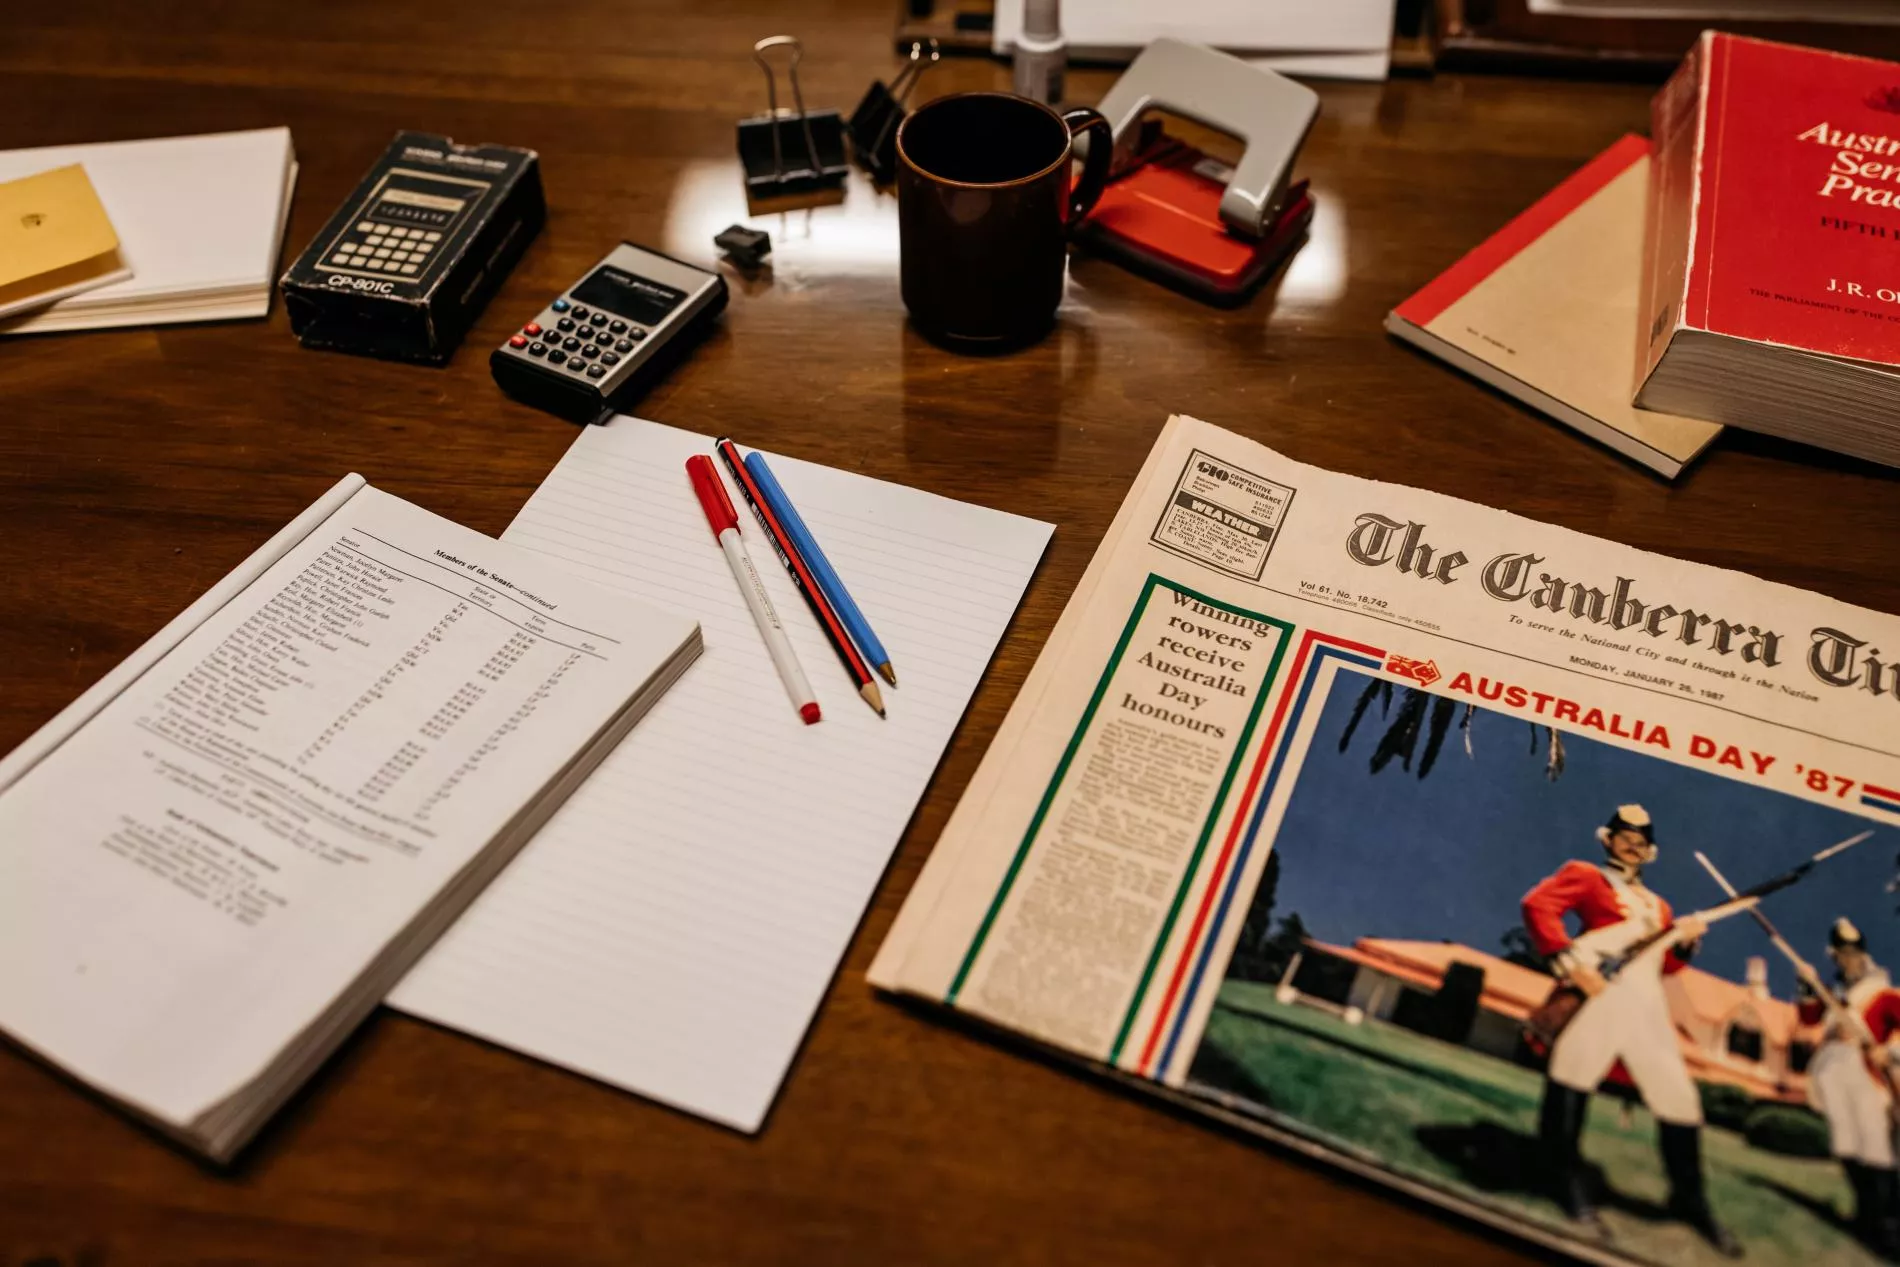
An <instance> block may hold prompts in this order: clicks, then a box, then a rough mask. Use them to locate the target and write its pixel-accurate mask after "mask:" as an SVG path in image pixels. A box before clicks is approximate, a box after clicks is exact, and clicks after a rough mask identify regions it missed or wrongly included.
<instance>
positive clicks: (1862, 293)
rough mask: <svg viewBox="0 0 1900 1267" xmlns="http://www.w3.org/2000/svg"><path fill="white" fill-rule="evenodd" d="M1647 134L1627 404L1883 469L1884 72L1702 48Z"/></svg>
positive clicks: (1896, 141)
mask: <svg viewBox="0 0 1900 1267" xmlns="http://www.w3.org/2000/svg"><path fill="white" fill-rule="evenodd" d="M1651 125H1652V131H1653V133H1654V138H1655V147H1656V156H1655V162H1654V167H1655V170H1654V173H1653V178H1652V180H1651V184H1650V193H1649V212H1648V224H1647V232H1646V237H1645V246H1644V275H1643V306H1642V313H1643V322H1642V330H1641V332H1640V333H1639V335H1638V365H1639V367H1640V376H1639V382H1640V388H1639V390H1638V393H1637V396H1636V403H1637V404H1638V405H1640V406H1642V407H1644V408H1648V409H1657V410H1664V411H1667V412H1671V413H1681V414H1687V415H1690V416H1693V417H1700V418H1707V419H1709V420H1711V421H1715V422H1722V423H1727V424H1729V425H1732V426H1739V427H1745V428H1751V429H1754V430H1758V431H1766V432H1770V433H1773V434H1777V435H1783V436H1788V437H1790V438H1794V439H1801V440H1806V441H1809V442H1812V443H1818V444H1823V445H1826V446H1828V447H1830V448H1836V449H1840V450H1842V451H1844V452H1848V453H1856V454H1859V455H1860V456H1863V457H1869V458H1873V459H1875V460H1878V461H1883V462H1888V463H1897V462H1900V375H1896V374H1895V372H1894V371H1895V370H1896V369H1900V272H1896V271H1895V270H1893V269H1892V267H1891V263H1890V262H1891V260H1892V259H1893V258H1894V254H1895V251H1896V248H1900V65H1895V64H1893V63H1891V62H1883V61H1876V60H1874V59H1872V58H1866V57H1852V56H1848V55H1846V54H1842V53H1828V52H1821V51H1818V50H1815V49H1807V48H1797V47H1794V46H1792V45H1786V44H1775V43H1771V42H1769V41H1766V40H1755V39H1746V38H1743V37H1741V36H1736V35H1725V34H1721V33H1719V32H1713V31H1710V32H1704V33H1703V35H1702V37H1701V38H1700V39H1699V40H1698V41H1697V42H1696V45H1695V47H1694V48H1693V49H1692V50H1691V51H1690V53H1689V56H1688V58H1687V59H1686V60H1685V61H1684V62H1683V64H1682V66H1681V67H1680V68H1679V69H1678V70H1677V71H1676V73H1675V75H1674V76H1673V77H1672V78H1671V79H1670V81H1669V82H1668V84H1667V85H1665V86H1664V88H1663V89H1662V91H1661V92H1660V93H1658V94H1657V96H1656V99H1655V101H1654V103H1653V104H1652V106H1651Z"/></svg>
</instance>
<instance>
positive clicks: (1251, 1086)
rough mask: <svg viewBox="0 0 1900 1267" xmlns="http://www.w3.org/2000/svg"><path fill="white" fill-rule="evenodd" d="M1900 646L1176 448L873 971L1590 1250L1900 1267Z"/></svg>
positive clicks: (881, 980)
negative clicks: (1898, 973)
mask: <svg viewBox="0 0 1900 1267" xmlns="http://www.w3.org/2000/svg"><path fill="white" fill-rule="evenodd" d="M1897 850H1900V619H1896V618H1894V617H1892V616H1888V615H1884V614H1881V613H1877V612H1873V611H1869V610H1866V609H1862V608H1857V607H1854V606H1851V605H1849V604H1846V603H1842V602H1838V601H1835V600H1833V599H1829V598H1826V597H1823V596H1821V595H1818V594H1812V593H1806V592H1803V591H1800V590H1796V589H1793V588H1790V587H1787V586H1782V585H1776V584H1771V583H1768V582H1765V581H1760V580H1757V579H1755V578H1752V577H1748V576H1744V575H1741V574H1739V573H1734V572H1727V571H1722V570H1719V569H1715V568H1710V567H1705V566H1701V565H1697V564H1692V563H1687V562H1683V561H1680V560H1676V559H1671V558H1667V557H1665V556H1661V555H1656V554H1650V553H1645V552H1642V551H1638V550H1635V549H1631V548H1628V547H1624V546H1619V545H1615V544H1613V543H1611V542H1607V541H1602V540H1599V539H1596V538H1592V537H1588V536H1584V535H1582V534H1580V533H1576V532H1572V531H1569V530H1566V529H1562V528H1557V527H1552V526H1549V525H1544V524H1539V523H1535V522H1533V521H1530V520H1526V519H1523V518H1520V517H1517V516H1514V515H1510V514H1507V513H1505V512H1502V511H1497V510H1493V509H1489V508H1486V507H1483V506H1479V505H1475V504H1472V503H1469V502H1463V501H1459V500H1456V499H1453V498H1449V497H1444V496H1440V495H1437V494H1433V493H1428V492H1423V491H1419V490H1416V489H1409V488H1404V487H1399V486H1396V485H1389V484H1380V483H1374V482H1370V481H1366V480H1361V479H1356V478H1352V477H1349V476H1345V475H1340V474H1335V473H1332V472H1327V471H1322V470H1319V469H1316V468H1313V467H1309V466H1304V465H1301V464H1299V463H1296V462H1292V461H1290V460H1288V459H1286V458H1284V457H1281V456H1280V455H1278V454H1276V453H1274V452H1272V451H1271V450H1269V449H1267V448H1265V447H1263V446H1261V445H1259V444H1257V443H1254V442H1252V441H1249V440H1247V439H1244V438H1242V437H1239V436H1236V435H1233V434H1231V433H1229V432H1225V431H1222V430H1220V429H1219V428H1216V427H1212V426H1210V425H1208V424H1206V423H1202V422H1198V421H1196V420H1194V419H1190V418H1175V419H1171V420H1170V421H1169V423H1168V426H1167V428H1166V429H1165V430H1164V431H1163V432H1162V434H1161V437H1160V439H1159V440H1158V442H1157V443H1156V445H1155V448H1154V450H1153V452H1152V453H1151V454H1150V456H1149V459H1148V461H1147V463H1146V465H1145V466H1144V467H1143V469H1142V472H1141V474H1140V475H1139V476H1138V477H1137V479H1136V482H1135V485H1134V488H1133V489H1132V490H1131V492H1130V493H1129V495H1128V498H1127V499H1126V501H1125V502H1124V503H1123V505H1122V508H1121V511H1120V513H1119V514H1118V515H1117V517H1116V520H1115V522H1114V524H1113V525H1112V526H1111V528H1110V530H1109V532H1108V535H1107V537H1106V538H1105V540H1104V542H1103V544H1102V547H1101V549H1100V550H1099V551H1098V552H1097V554H1096V556H1095V558H1094V560H1093V561H1092V562H1091V564H1090V566H1089V568H1088V570H1087V572H1086V573H1085V574H1084V576H1083V579H1082V581H1081V583H1080V585H1079V586H1078V588H1077V591H1076V593H1075V595H1074V597H1073V598H1072V599H1071V601H1070V603H1069V605H1068V607H1067V608H1066V610H1065V611H1064V613H1063V616H1062V618H1061V620H1060V621H1059V622H1058V624H1057V626H1056V629H1055V631H1054V633H1053V634H1052V635H1051V637H1050V641H1049V644H1048V646H1047V647H1046V648H1045V650H1044V653H1043V654H1042V656H1041V657H1040V659H1039V660H1038V662H1037V664H1036V667H1035V669H1034V671H1033V672H1032V673H1031V674H1030V676H1029V679H1028V681H1027V682H1026V683H1025V685H1024V687H1023V690H1022V692H1021V695H1020V696H1019V698H1018V699H1017V701H1016V703H1015V705H1014V706H1013V708H1012V709H1011V711H1010V714H1009V716H1008V717H1007V718H1006V719H1005V721H1004V723H1003V726H1002V728H1001V730H1000V731H999V733H998V735H997V738H996V740H995V742H994V744H993V745H992V747H991V749H990V751H989V752H988V754H987V755H986V757H985V759H984V761H983V763H982V765H981V766H980V768H979V769H978V771H977V773H976V775H975V777H974V778H973V780H972V782H971V784H970V787H969V789H968V790H967V792H966V794H965V796H964V798H963V800H962V801H961V803H960V804H959V805H958V807H957V810H956V812H955V814H954V815H953V816H952V818H951V820H950V823H949V825H948V826H947V828H946V829H945V832H944V834H943V837H942V839H941V840H940V841H939V842H938V844H937V847H936V849H935V851H934V853H933V854H932V856H931V859H930V862H929V864H928V865H927V867H926V868H925V870H924V872H923V874H922V876H920V878H919V880H918V882H917V885H916V887H915V888H914V890H913V891H912V893H911V895H910V897H909V898H908V900H907V901H906V903H905V906H904V909H903V911H902V913H901V914H900V916H899V919H898V921H897V923H896V925H895V926H894V927H893V929H892V932H891V934H890V937H889V938H888V940H887V941H886V943H885V944H884V946H883V947H882V948H881V949H880V951H879V953H878V956H877V960H876V962H875V964H874V965H873V967H872V970H871V979H872V981H873V983H874V984H876V985H878V986H879V987H881V988H884V989H887V990H893V991H902V992H905V993H908V994H913V995H918V996H921V997H924V998H927V999H930V1000H934V1001H937V1002H940V1003H943V1004H947V1005H948V1006H951V1007H954V1008H957V1009H959V1010H961V1011H965V1012H967V1013H970V1014H972V1015H974V1016H977V1017H980V1018H982V1019H984V1020H986V1021H988V1022H991V1023H993V1024H996V1025H999V1026H1003V1027H1007V1028H1009V1029H1012V1030H1016V1031H1020V1032H1021V1033H1023V1034H1026V1035H1029V1036H1031V1037H1033V1038H1035V1039H1037V1040H1040V1041H1042V1042H1044V1043H1047V1044H1049V1045H1051V1046H1053V1047H1055V1048H1058V1049H1060V1050H1062V1051H1065V1052H1067V1053H1070V1054H1072V1055H1074V1056H1077V1057H1080V1058H1082V1059H1084V1060H1086V1061H1090V1062H1094V1063H1096V1064H1099V1065H1101V1066H1105V1067H1108V1068H1110V1069H1113V1070H1115V1071H1117V1072H1119V1073H1121V1074H1124V1075H1132V1076H1134V1077H1136V1078H1140V1079H1147V1080H1150V1081H1151V1082H1152V1083H1153V1084H1155V1086H1156V1089H1157V1090H1158V1091H1159V1092H1161V1093H1163V1094H1166V1095H1167V1096H1169V1098H1171V1099H1174V1100H1176V1101H1178V1102H1183V1103H1188V1104H1190V1105H1193V1106H1195V1107H1198V1108H1200V1109H1202V1110H1203V1111H1205V1112H1207V1113H1209V1114H1213V1115H1216V1116H1220V1117H1222V1118H1224V1119H1226V1120H1228V1121H1232V1122H1237V1123H1241V1124H1243V1125H1246V1126H1248V1127H1250V1128H1251V1129H1253V1130H1256V1131H1258V1132H1260V1133H1262V1134H1264V1135H1267V1136H1269V1137H1272V1138H1274V1139H1277V1140H1280V1141H1282V1142H1285V1143H1289V1144H1292V1145H1294V1146H1295V1147H1297V1148H1298V1149H1299V1150H1300V1151H1302V1152H1304V1153H1307V1154H1310V1155H1315V1156H1320V1157H1324V1158H1326V1159H1328V1160H1330V1161H1332V1162H1333V1163H1335V1164H1337V1165H1340V1166H1343V1167H1346V1168H1348V1169H1351V1170H1353V1171H1356V1172H1358V1173H1361V1174H1364V1175H1368V1176H1371V1177H1374V1178H1378V1179H1381V1180H1383V1181H1386V1182H1388V1183H1391V1184H1394V1185H1396V1186H1399V1187H1402V1188H1404V1189H1406V1190H1407V1191H1410V1192H1412V1193H1414V1194H1417V1195H1421V1196H1424V1197H1427V1198H1428V1199H1431V1200H1434V1201H1436V1202H1438V1203H1440V1204H1442V1205H1445V1206H1448V1207H1450V1208H1452V1209H1454V1210H1457V1211H1459V1212H1461V1213H1463V1214H1465V1215H1468V1216H1470V1217H1474V1218H1477V1219H1480V1220H1482V1221H1484V1222H1486V1223H1489V1224H1492V1225H1494V1226H1499V1227H1504V1228H1507V1229H1510V1230H1512V1231H1514V1232H1516V1233H1518V1234H1519V1235H1522V1236H1524V1237H1527V1238H1529V1239H1532V1240H1534V1241H1537V1242H1540V1243H1542V1244H1545V1245H1549V1246H1554V1247H1558V1248H1561V1249H1563V1250H1566V1251H1567V1252H1570V1253H1572V1254H1576V1255H1579V1256H1581V1257H1584V1258H1586V1259H1591V1260H1595V1261H1601V1262H1613V1263H1645V1264H1665V1263H1666V1264H1670V1267H1679V1265H1684V1264H1700V1263H1716V1262H1723V1261H1729V1260H1732V1259H1734V1258H1737V1257H1742V1256H1745V1257H1746V1259H1747V1260H1748V1261H1751V1262H1756V1263H1767V1264H1804V1265H1805V1264H1809V1263H1812V1262H1818V1261H1825V1262H1829V1263H1837V1262H1838V1263H1877V1262H1883V1261H1887V1262H1890V1261H1896V1259H1900V1171H1897V1170H1896V1160H1895V1148H1894V1134H1895V1122H1896V1104H1897V1103H1900V1097H1897V1096H1896V1092H1897V1091H1900V1084H1896V1082H1895V1078H1896V1074H1897V1070H1896V1060H1895V1057H1896V1054H1900V1040H1896V1037H1895V1036H1896V1033H1900V990H1896V989H1895V988H1894V987H1893V985H1892V984H1891V982H1890V980H1889V977H1888V974H1887V970H1886V969H1885V968H1884V967H1882V966H1881V965H1882V963H1883V961H1888V960H1900V917H1896V903H1897V902H1900V898H1897V897H1896V894H1895V892H1894V889H1895V869H1896V866H1897V865H1900V857H1897Z"/></svg>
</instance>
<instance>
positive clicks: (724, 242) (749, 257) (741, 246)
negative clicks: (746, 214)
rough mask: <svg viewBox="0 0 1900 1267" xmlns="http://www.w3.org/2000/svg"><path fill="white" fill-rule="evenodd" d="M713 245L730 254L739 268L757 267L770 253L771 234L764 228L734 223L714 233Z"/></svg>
mask: <svg viewBox="0 0 1900 1267" xmlns="http://www.w3.org/2000/svg"><path fill="white" fill-rule="evenodd" d="M713 245H714V246H716V247H718V248H719V249H720V250H722V251H724V252H725V253H726V254H727V255H729V256H731V257H732V262H733V263H734V264H737V265H738V266H739V267H740V268H757V267H758V266H759V265H760V264H762V263H764V262H765V257H766V256H768V255H770V254H771V253H772V235H771V234H769V233H767V232H766V231H765V230H764V229H748V228H746V227H745V226H744V225H743V224H735V225H730V226H728V227H727V228H724V229H721V230H720V231H719V232H718V233H717V234H715V235H714V236H713Z"/></svg>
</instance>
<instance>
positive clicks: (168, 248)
mask: <svg viewBox="0 0 1900 1267" xmlns="http://www.w3.org/2000/svg"><path fill="white" fill-rule="evenodd" d="M68 163H79V164H82V165H83V166H84V167H85V169H86V175H87V177H88V178H90V179H91V181H92V185H93V188H94V189H95V190H97V191H98V194H99V201H100V202H101V203H103V204H104V205H105V209H106V215H107V216H109V217H110V218H111V220H112V227H113V228H114V229H115V230H117V231H118V234H119V253H120V255H121V256H122V257H123V258H124V260H125V262H126V263H127V264H128V265H129V266H130V267H131V269H132V276H130V277H129V278H126V279H125V280H123V281H118V282H114V283H112V284H111V285H109V286H101V287H99V288H98V289H96V290H89V291H86V292H85V293H84V294H80V295H74V296H71V297H70V298H67V299H62V300H60V301H59V302H58V303H55V304H52V305H50V306H48V307H45V308H41V309H37V310H35V311H34V312H32V313H29V314H27V315H25V316H21V317H18V318H14V319H12V320H8V321H5V322H0V334H39V333H44V332H51V331H56V330H96V329H102V328H105V327H110V326H130V325H158V324H163V323H168V322H177V321H223V320H229V319H232V318H236V317H261V316H263V315H264V314H265V313H267V312H269V311H270V295H271V287H272V284H273V282H274V280H275V277H276V272H277V253H278V250H279V249H280V247H281V246H282V245H283V240H284V222H285V220H286V219H287V218H288V216H289V212H290V191H291V187H292V186H293V185H294V184H295V183H296V180H297V162H296V158H295V155H294V153H293V151H292V149H291V145H290V129H288V128H261V129H258V130H256V131H251V132H220V133H214V134H211V135H207V136H175V137H164V138H161V139H157V140H150V141H115V142H108V143H104V144H98V145H49V146H44V147H41V148H38V149H30V150H6V151H0V180H11V179H13V178H15V177H19V176H30V175H32V174H34V173H35V172H43V171H46V170H48V169H49V168H54V167H62V166H64V165H66V164H68Z"/></svg>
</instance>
